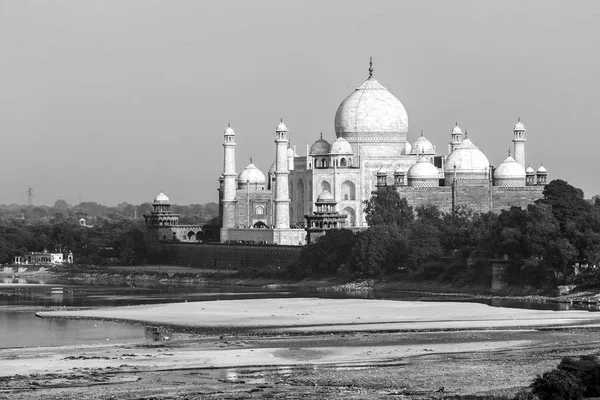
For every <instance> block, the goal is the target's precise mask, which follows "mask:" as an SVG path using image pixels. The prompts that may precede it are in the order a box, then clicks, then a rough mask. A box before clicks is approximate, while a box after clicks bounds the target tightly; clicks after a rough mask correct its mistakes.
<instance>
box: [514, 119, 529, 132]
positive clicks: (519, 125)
mask: <svg viewBox="0 0 600 400" xmlns="http://www.w3.org/2000/svg"><path fill="white" fill-rule="evenodd" d="M524 130H526V129H525V125H523V123H522V122H521V120H519V121H518V122H517V124H516V125H515V128H514V129H513V131H524Z"/></svg>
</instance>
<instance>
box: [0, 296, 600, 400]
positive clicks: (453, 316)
mask: <svg viewBox="0 0 600 400" xmlns="http://www.w3.org/2000/svg"><path fill="white" fill-rule="evenodd" d="M38 315H39V316H40V317H43V318H98V319H110V320H120V321H131V322H135V323H143V324H150V325H154V326H160V327H161V329H163V330H164V335H162V337H163V341H161V342H156V343H155V344H150V345H149V344H146V343H138V344H112V345H97V346H63V347H48V348H34V349H31V348H27V349H8V350H3V351H1V352H0V365H2V366H3V368H2V369H1V370H0V398H7V399H9V398H10V399H21V398H22V399H25V398H27V399H29V398H34V399H111V398H113V399H237V398H273V399H295V398H303V399H321V398H329V399H380V398H385V399H438V398H441V396H442V395H444V396H445V398H460V396H464V395H469V394H471V395H479V396H487V395H496V396H502V395H505V396H510V395H513V394H514V393H516V391H518V390H519V388H520V387H523V386H527V385H528V384H529V383H530V382H531V380H532V379H533V378H534V377H535V375H536V374H539V373H541V372H543V371H546V370H548V369H551V368H553V367H555V366H556V364H557V363H558V362H559V361H560V358H561V357H562V356H572V355H580V354H591V353H598V351H599V350H600V336H599V335H598V331H600V314H597V313H590V312H586V311H568V312H554V311H537V310H523V309H503V308H495V307H490V306H486V305H483V304H474V303H429V302H399V301H387V300H354V299H349V300H346V299H344V300H331V299H260V300H228V301H214V302H195V303H176V304H161V305H146V306H132V307H116V308H105V309H94V310H79V311H69V310H65V311H56V312H39V313H38ZM183 327H186V328H185V329H184V328H183ZM184 330H187V333H185V334H182V333H179V332H182V331H184ZM442 388H443V391H442ZM2 396H4V397H2ZM452 396H454V397H452ZM482 398H485V397H482ZM488 398H489V397H488Z"/></svg>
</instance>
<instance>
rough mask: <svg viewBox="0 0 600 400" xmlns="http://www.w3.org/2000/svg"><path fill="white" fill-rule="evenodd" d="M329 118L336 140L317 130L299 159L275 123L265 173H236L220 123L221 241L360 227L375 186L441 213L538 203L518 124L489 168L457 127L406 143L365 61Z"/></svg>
mask: <svg viewBox="0 0 600 400" xmlns="http://www.w3.org/2000/svg"><path fill="white" fill-rule="evenodd" d="M334 121H335V123H334V124H335V135H336V137H335V138H333V139H332V141H331V142H330V141H328V140H327V138H324V137H323V136H322V134H321V135H320V137H318V138H317V139H316V141H315V142H314V143H313V144H312V145H310V146H309V145H307V146H306V150H305V152H304V154H303V155H298V153H297V149H296V146H290V137H289V131H288V128H287V126H286V125H285V123H284V122H283V121H281V122H280V123H279V125H277V128H276V129H275V132H274V141H275V157H274V158H275V160H274V162H273V164H272V166H271V168H270V169H269V171H268V172H267V175H266V176H265V174H264V173H263V172H262V171H260V170H259V169H258V168H257V167H256V166H255V165H254V164H253V163H252V160H251V161H250V164H248V165H247V166H246V167H245V168H244V169H242V170H241V171H240V172H239V173H238V172H237V170H236V160H235V147H236V134H235V132H234V130H233V128H232V127H230V126H228V127H227V129H226V130H225V133H224V140H223V148H224V163H223V173H222V175H221V176H220V178H219V217H220V221H221V230H220V241H221V242H231V241H234V242H238V241H243V242H251V243H266V244H281V245H303V244H306V242H307V240H308V241H311V238H312V239H313V240H314V238H316V237H318V236H320V235H321V234H323V233H324V232H325V231H326V230H327V229H331V228H350V229H361V228H366V227H367V223H366V220H365V215H364V201H365V200H369V199H370V198H371V195H372V193H373V192H374V191H375V190H377V189H378V188H380V187H384V186H394V187H395V189H396V190H397V191H398V192H399V194H400V196H401V197H405V198H406V199H407V201H408V203H409V204H410V205H411V206H413V207H418V206H425V205H435V206H437V207H438V208H439V209H440V210H441V211H443V212H449V211H452V210H454V209H456V208H457V207H461V206H466V207H468V208H471V209H473V210H474V211H477V212H488V211H492V212H500V211H501V210H503V209H508V208H510V207H513V206H517V207H523V208H524V207H526V206H527V205H528V204H530V203H532V202H534V201H535V200H537V199H539V198H541V197H542V191H543V187H544V185H545V184H546V180H547V171H546V169H545V168H544V167H543V166H540V167H539V168H538V169H537V170H534V169H533V168H532V167H531V166H528V165H527V164H526V151H525V150H526V148H525V144H526V129H525V126H524V124H523V123H522V122H521V121H520V120H518V121H517V123H516V125H515V126H514V128H513V129H512V142H513V151H512V154H513V156H514V157H513V156H511V155H510V154H509V155H508V157H506V158H505V159H504V160H503V161H501V162H500V163H499V164H498V166H497V167H496V168H494V167H492V164H491V163H490V161H489V159H488V158H487V156H486V155H485V154H484V153H483V152H482V151H481V150H479V149H478V148H477V146H476V145H475V143H474V142H473V141H472V140H471V139H470V138H469V137H468V133H467V132H466V131H464V132H463V130H462V129H461V128H460V127H459V126H458V124H456V125H455V126H453V127H452V128H451V129H449V141H448V145H447V149H446V146H444V148H443V150H440V149H439V148H436V146H435V145H433V144H432V143H431V142H430V141H429V140H427V139H426V138H425V137H424V136H423V134H422V133H421V135H420V136H419V137H418V138H417V139H416V140H415V141H414V142H413V143H412V145H411V144H410V143H409V141H408V138H407V136H408V133H409V127H408V114H407V112H406V109H405V108H404V106H403V105H402V103H401V102H400V100H399V99H398V98H396V97H395V96H394V95H393V94H392V93H390V92H389V91H388V90H387V89H386V88H385V87H384V86H383V85H382V84H380V83H379V82H378V81H377V80H376V79H375V78H374V76H373V68H372V63H371V64H370V67H369V75H368V78H367V80H366V81H365V82H364V83H363V84H362V85H360V86H359V87H357V88H356V89H355V90H354V91H353V92H352V93H350V95H348V97H346V98H345V100H344V101H342V103H341V104H340V106H339V107H338V109H337V112H336V113H335V120H334ZM507 136H508V135H507ZM507 139H508V137H507ZM507 141H508V140H507ZM444 153H446V154H444ZM509 153H510V152H509ZM161 195H163V194H162V193H161ZM163 196H164V195H163ZM159 200H160V199H159ZM162 200H164V199H162ZM161 204H163V203H158V206H159V208H161V209H163V210H164V207H162V205H161ZM173 228H174V227H173ZM183 231H185V229H184V230H183ZM307 232H308V234H307ZM173 236H174V237H175V236H176V235H175V234H173ZM182 238H183V239H184V240H185V234H184V235H182Z"/></svg>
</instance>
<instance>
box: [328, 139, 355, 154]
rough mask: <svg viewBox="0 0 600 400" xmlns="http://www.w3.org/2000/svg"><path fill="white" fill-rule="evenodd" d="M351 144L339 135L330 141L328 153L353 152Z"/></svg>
mask: <svg viewBox="0 0 600 400" xmlns="http://www.w3.org/2000/svg"><path fill="white" fill-rule="evenodd" d="M353 153H354V152H353V151H352V146H350V143H348V141H347V140H346V139H344V138H343V137H339V138H337V139H335V140H334V142H333V143H331V147H330V149H329V154H353Z"/></svg>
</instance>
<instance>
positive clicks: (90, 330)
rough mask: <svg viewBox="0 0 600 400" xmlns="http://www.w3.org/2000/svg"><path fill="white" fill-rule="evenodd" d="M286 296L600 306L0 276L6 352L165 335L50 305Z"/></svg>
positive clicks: (1, 344) (0, 342)
mask: <svg viewBox="0 0 600 400" xmlns="http://www.w3.org/2000/svg"><path fill="white" fill-rule="evenodd" d="M275 297H277V298H282V297H321V298H367V299H394V300H421V301H477V302H482V303H486V304H489V305H492V306H497V307H512V308H535V309H548V310H568V309H575V308H579V309H588V310H590V311H598V310H599V308H598V307H597V306H593V307H592V306H590V307H585V306H579V307H577V306H571V305H567V304H555V303H533V302H531V303H528V302H521V301H507V300H473V299H471V298H468V297H463V296H460V295H456V296H451V297H449V296H440V295H424V294H421V293H411V292H377V291H354V292H313V291H299V290H298V291H293V290H292V291H290V290H289V289H286V290H285V291H284V290H265V289H261V288H247V287H239V286H206V285H190V284H181V285H156V286H154V287H139V286H137V287H132V286H120V287H118V286H85V285H80V284H79V285H74V284H70V283H69V282H53V283H51V284H48V283H41V282H32V281H26V280H24V279H14V278H7V277H4V278H0V338H1V339H0V348H9V347H28V346H59V345H69V344H98V343H110V342H111V341H118V342H127V341H139V340H141V339H144V340H146V341H160V340H164V339H165V335H167V334H165V333H164V332H160V331H158V330H157V328H155V327H144V326H142V325H130V324H123V323H116V322H101V321H68V320H52V319H41V318H37V317H36V316H35V310H37V309H41V308H44V307H107V306H125V305H138V304H155V303H172V302H181V301H212V300H230V299H256V298H275Z"/></svg>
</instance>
